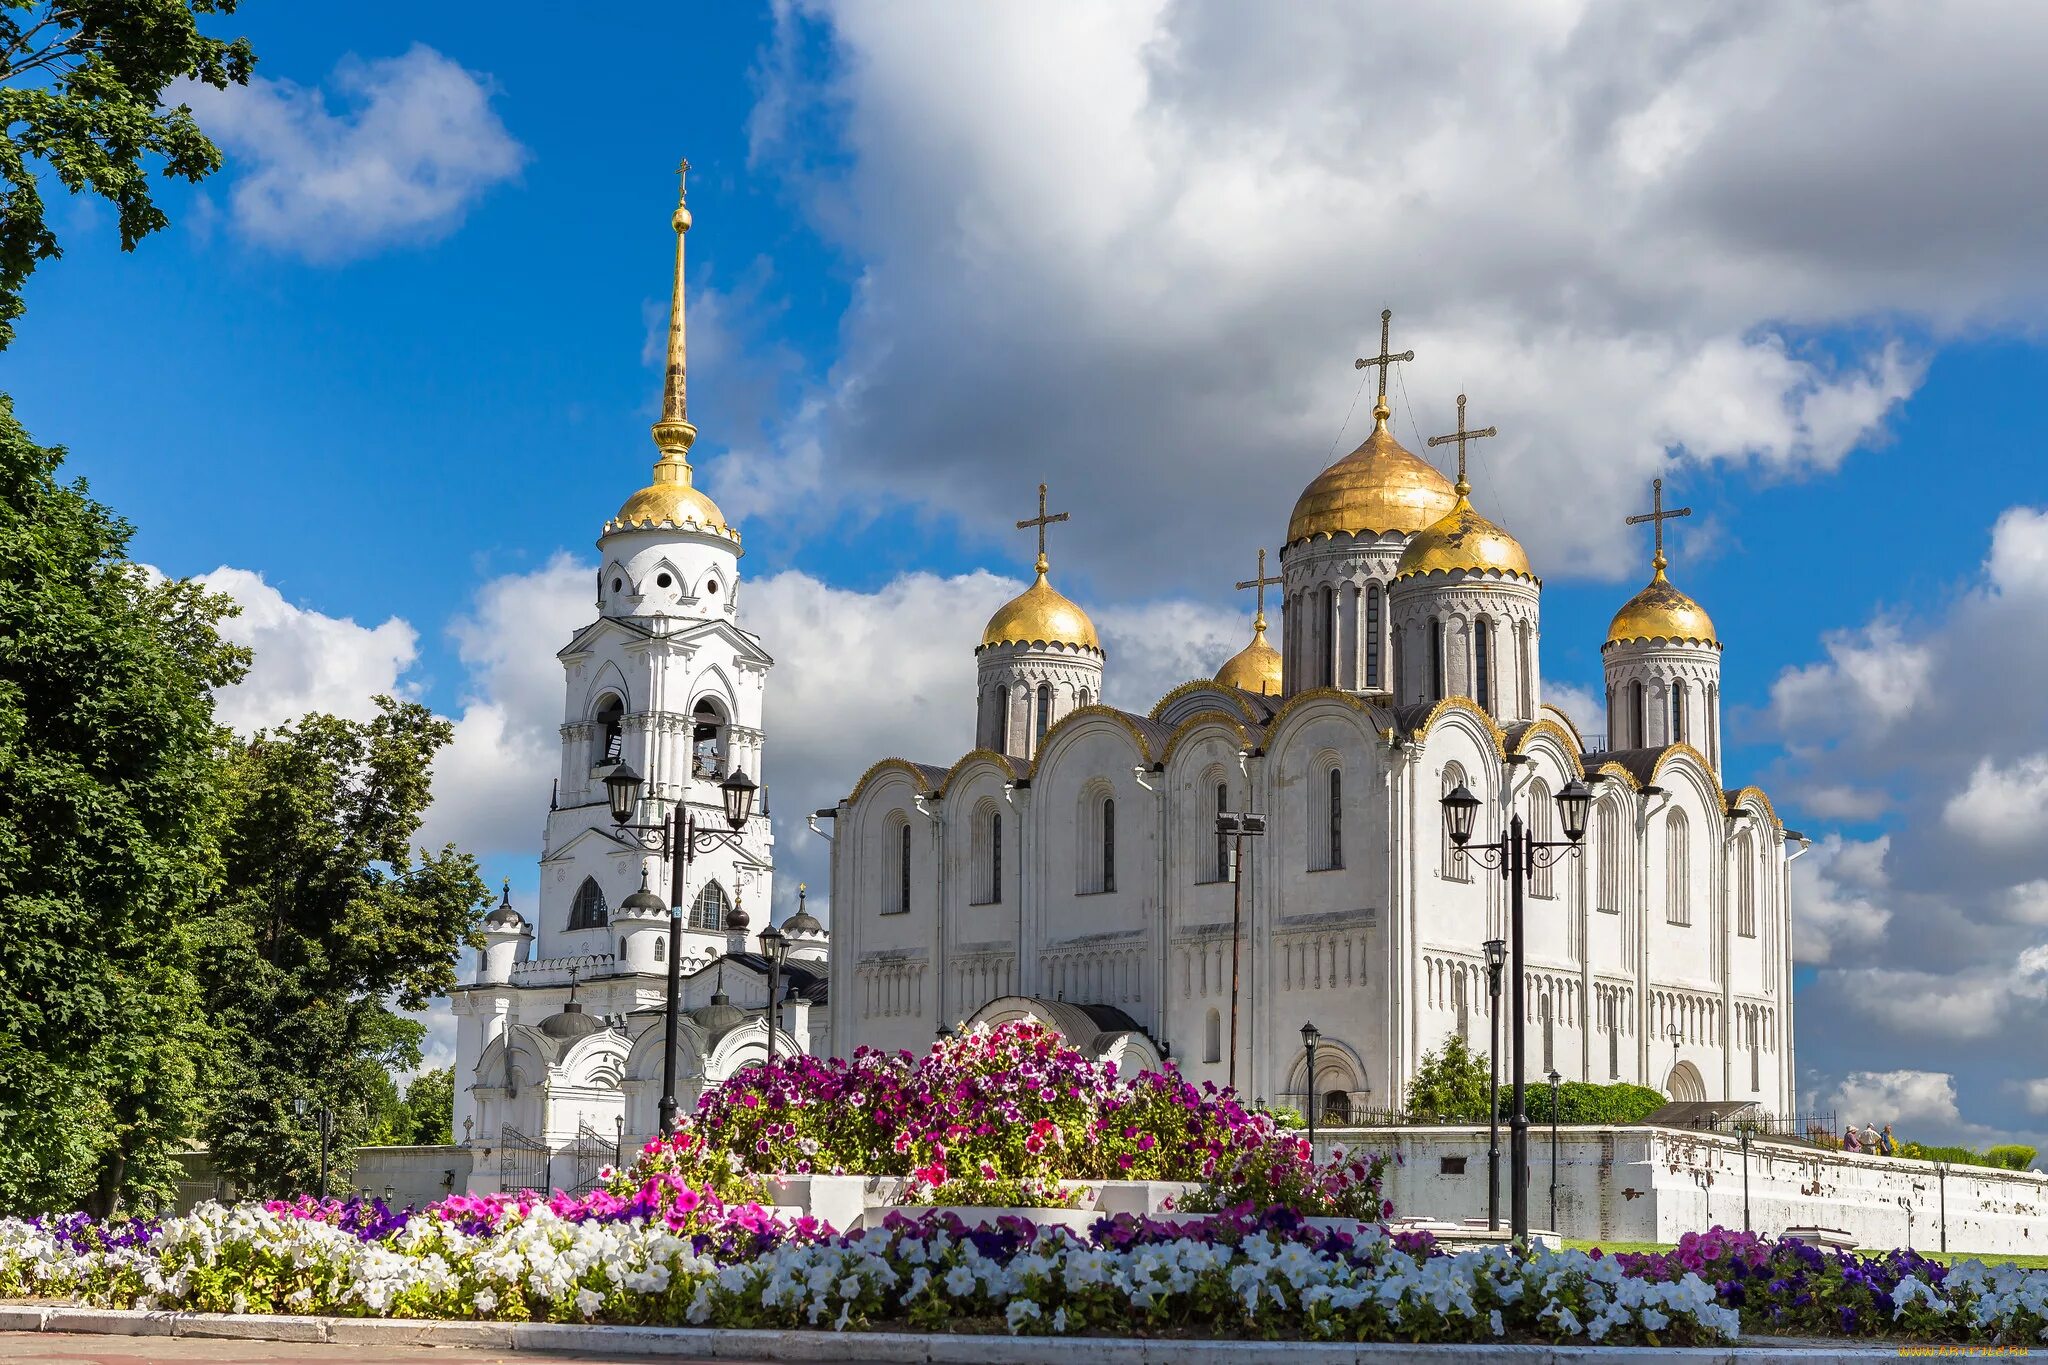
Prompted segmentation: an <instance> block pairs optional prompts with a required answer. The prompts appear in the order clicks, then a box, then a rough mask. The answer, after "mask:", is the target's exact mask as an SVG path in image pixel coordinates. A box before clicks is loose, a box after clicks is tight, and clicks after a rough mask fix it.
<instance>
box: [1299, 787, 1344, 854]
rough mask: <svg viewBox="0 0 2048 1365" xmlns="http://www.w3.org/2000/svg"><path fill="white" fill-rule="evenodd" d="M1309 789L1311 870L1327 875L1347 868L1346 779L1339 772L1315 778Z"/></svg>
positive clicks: (1308, 814) (1308, 819)
mask: <svg viewBox="0 0 2048 1365" xmlns="http://www.w3.org/2000/svg"><path fill="white" fill-rule="evenodd" d="M1304 786H1305V787H1306V788H1307V792H1306V795H1307V798H1308V800H1307V805H1308V811H1307V829H1308V870H1309V871H1311V872H1326V871H1329V870H1330V869H1332V868H1339V867H1342V866H1344V778H1343V775H1342V773H1341V772H1340V771H1339V770H1338V769H1336V768H1334V767H1333V768H1329V769H1327V770H1325V771H1324V772H1323V773H1322V780H1321V781H1316V780H1315V779H1314V777H1313V776H1311V778H1310V780H1309V781H1308V782H1307V783H1305V784H1304Z"/></svg>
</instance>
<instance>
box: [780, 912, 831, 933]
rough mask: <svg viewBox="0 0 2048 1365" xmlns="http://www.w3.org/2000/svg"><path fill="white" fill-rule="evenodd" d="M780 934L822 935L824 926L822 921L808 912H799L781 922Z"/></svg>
mask: <svg viewBox="0 0 2048 1365" xmlns="http://www.w3.org/2000/svg"><path fill="white" fill-rule="evenodd" d="M782 932H783V933H785V934H822V933H824V932H825V925H824V923H823V921H821V920H820V919H819V918H818V917H817V916H816V915H814V914H812V913H811V912H810V911H808V910H799V911H797V912H796V913H795V914H794V915H791V916H790V917H789V918H788V919H787V920H785V921H784V922H783V925H782Z"/></svg>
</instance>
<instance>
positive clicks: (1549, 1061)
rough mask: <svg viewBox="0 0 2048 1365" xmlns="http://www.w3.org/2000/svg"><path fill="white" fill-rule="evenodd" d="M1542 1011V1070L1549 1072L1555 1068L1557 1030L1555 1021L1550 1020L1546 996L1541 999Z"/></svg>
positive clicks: (1548, 1000)
mask: <svg viewBox="0 0 2048 1365" xmlns="http://www.w3.org/2000/svg"><path fill="white" fill-rule="evenodd" d="M1542 1010H1543V1069H1544V1070H1545V1071H1550V1070H1554V1069H1555V1068H1556V1065H1557V1060H1556V1057H1557V1039H1556V1028H1557V1024H1556V1021H1555V1020H1554V1019H1552V1018H1551V1014H1550V997H1549V996H1548V995H1546V996H1544V997H1543V1000H1542Z"/></svg>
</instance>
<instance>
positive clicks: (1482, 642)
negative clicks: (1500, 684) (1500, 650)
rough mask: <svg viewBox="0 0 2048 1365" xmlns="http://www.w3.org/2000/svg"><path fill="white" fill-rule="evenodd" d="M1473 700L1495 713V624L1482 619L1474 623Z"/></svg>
mask: <svg viewBox="0 0 2048 1365" xmlns="http://www.w3.org/2000/svg"><path fill="white" fill-rule="evenodd" d="M1472 672H1473V685H1472V692H1473V696H1472V700H1474V701H1476V702H1478V703H1479V704H1480V705H1481V706H1483V707H1485V708H1486V709H1487V710H1488V711H1489V712H1491V711H1493V710H1494V709H1495V708H1494V705H1493V623H1492V622H1491V621H1489V620H1487V619H1486V618H1485V617H1483V616H1482V617H1480V618H1478V619H1477V620H1475V621H1474V622H1473V623H1472Z"/></svg>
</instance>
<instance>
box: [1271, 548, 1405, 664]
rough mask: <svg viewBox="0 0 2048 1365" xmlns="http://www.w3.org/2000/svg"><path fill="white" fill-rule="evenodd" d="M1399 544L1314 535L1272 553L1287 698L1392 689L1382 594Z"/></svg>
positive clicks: (1384, 596) (1391, 576)
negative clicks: (1276, 556)
mask: <svg viewBox="0 0 2048 1365" xmlns="http://www.w3.org/2000/svg"><path fill="white" fill-rule="evenodd" d="M1407 545H1408V537H1407V536H1406V535H1405V534H1404V533H1402V532H1399V531H1389V532H1387V533H1386V534H1384V535H1375V534H1373V533H1371V532H1362V533H1360V534H1358V535H1348V534H1345V535H1334V536H1317V537H1315V538H1314V539H1312V540H1305V541H1298V542H1296V543H1295V544H1293V545H1289V546H1286V547H1285V548H1283V549H1282V550H1281V551H1280V576H1281V580H1282V582H1281V594H1282V595H1281V625H1282V629H1281V631H1280V641H1281V645H1280V651H1281V652H1280V671H1281V678H1282V690H1283V691H1284V692H1286V694H1287V695H1289V696H1292V695H1294V694H1295V693H1296V692H1302V691H1306V690H1308V689H1309V688H1313V687H1340V688H1343V689H1345V690H1347V691H1354V692H1364V691H1375V692H1388V691H1392V690H1393V672H1392V656H1391V654H1390V653H1389V650H1390V648H1391V642H1392V638H1393V637H1392V635H1391V628H1390V624H1389V623H1390V621H1391V614H1390V612H1389V611H1388V600H1387V587H1388V585H1389V584H1390V583H1392V582H1393V581H1394V568H1395V566H1396V565H1398V564H1399V563H1400V561H1401V551H1402V550H1404V549H1406V548H1407ZM1375 589H1377V591H1378V593H1379V610H1378V612H1377V617H1378V621H1377V629H1376V630H1375V629H1374V615H1375V613H1374V611H1373V609H1372V600H1373V592H1374V590H1375ZM1326 592H1327V594H1328V596H1327V598H1326V597H1325V593H1326ZM1375 645H1377V649H1375V648H1374V646H1375Z"/></svg>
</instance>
